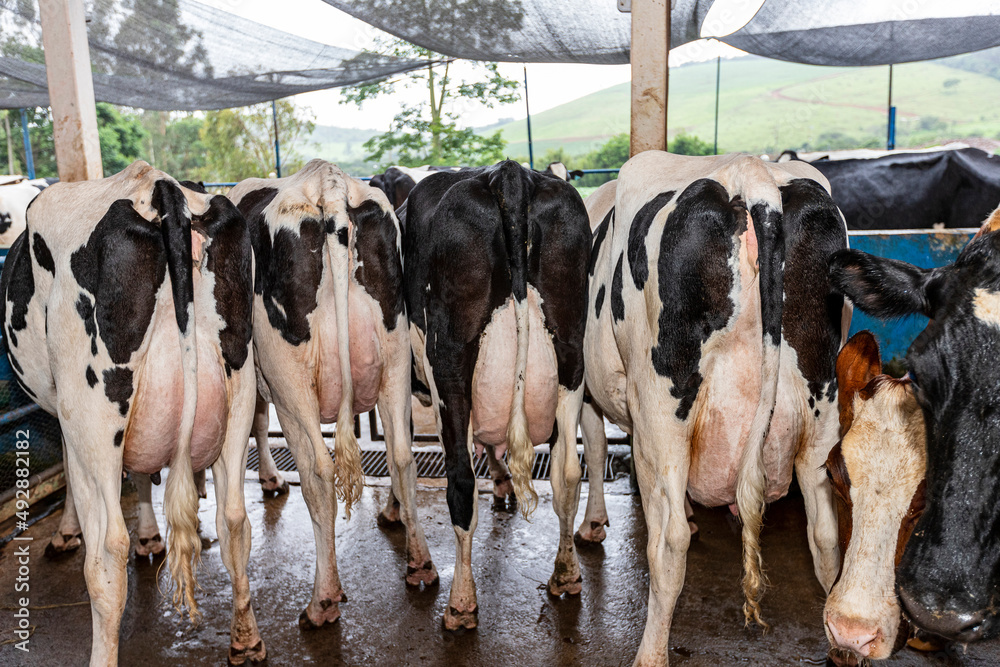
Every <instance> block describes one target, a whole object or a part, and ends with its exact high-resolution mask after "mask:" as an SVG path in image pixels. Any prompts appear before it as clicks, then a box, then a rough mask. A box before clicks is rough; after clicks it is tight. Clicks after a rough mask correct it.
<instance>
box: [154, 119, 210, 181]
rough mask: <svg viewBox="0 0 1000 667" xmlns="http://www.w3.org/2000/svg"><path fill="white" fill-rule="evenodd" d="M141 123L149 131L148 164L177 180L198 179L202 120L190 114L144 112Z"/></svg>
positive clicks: (202, 161) (202, 163)
mask: <svg viewBox="0 0 1000 667" xmlns="http://www.w3.org/2000/svg"><path fill="white" fill-rule="evenodd" d="M142 124H143V126H144V127H145V128H146V131H147V132H148V138H147V143H146V154H147V155H149V162H150V164H152V165H153V166H154V167H156V168H157V169H160V170H161V171H165V172H166V173H168V174H170V175H171V176H173V177H174V178H177V179H179V180H198V178H199V175H200V173H201V171H202V169H204V167H205V162H206V160H205V153H206V151H205V145H204V144H203V143H202V141H201V128H202V126H203V125H204V124H205V121H204V119H203V118H199V117H197V116H194V115H192V114H171V113H168V112H164V111H146V112H144V113H143V115H142Z"/></svg>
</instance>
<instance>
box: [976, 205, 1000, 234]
mask: <svg viewBox="0 0 1000 667" xmlns="http://www.w3.org/2000/svg"><path fill="white" fill-rule="evenodd" d="M997 230H1000V206H998V207H997V208H996V210H995V211H993V212H992V213H990V217H988V218H986V222H984V223H983V226H982V227H980V228H979V231H978V232H976V235H975V236H974V237H972V238H973V239H978V238H979V237H980V236H982V235H983V234H989V233H990V232H995V231H997Z"/></svg>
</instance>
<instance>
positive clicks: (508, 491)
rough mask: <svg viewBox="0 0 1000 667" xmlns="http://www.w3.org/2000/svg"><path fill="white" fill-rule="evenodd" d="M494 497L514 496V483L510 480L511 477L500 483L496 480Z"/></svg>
mask: <svg viewBox="0 0 1000 667" xmlns="http://www.w3.org/2000/svg"><path fill="white" fill-rule="evenodd" d="M493 495H494V496H496V497H497V498H510V497H511V496H513V495H514V483H513V482H512V481H511V480H510V475H508V476H507V479H504V480H501V481H499V482H497V481H495V480H494V482H493Z"/></svg>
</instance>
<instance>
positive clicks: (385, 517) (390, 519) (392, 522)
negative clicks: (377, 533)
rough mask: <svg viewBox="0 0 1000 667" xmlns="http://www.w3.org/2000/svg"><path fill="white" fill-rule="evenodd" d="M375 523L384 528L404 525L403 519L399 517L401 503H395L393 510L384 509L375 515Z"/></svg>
mask: <svg viewBox="0 0 1000 667" xmlns="http://www.w3.org/2000/svg"><path fill="white" fill-rule="evenodd" d="M375 523H376V524H378V527H379V528H382V529H383V530H388V529H390V528H398V527H399V526H401V525H403V521H402V519H401V518H400V517H399V505H393V506H392V509H391V510H382V511H381V512H379V513H378V516H377V517H375Z"/></svg>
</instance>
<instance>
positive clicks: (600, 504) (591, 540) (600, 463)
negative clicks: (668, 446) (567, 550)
mask: <svg viewBox="0 0 1000 667" xmlns="http://www.w3.org/2000/svg"><path fill="white" fill-rule="evenodd" d="M580 426H581V431H583V455H584V458H586V459H587V481H588V484H587V510H586V513H585V514H584V515H583V522H582V523H581V524H580V529H579V530H577V531H576V535H575V536H574V540H575V541H576V544H577V546H581V547H582V546H587V545H593V544H600V543H601V542H603V541H604V539H605V538H606V537H607V533H606V532H605V531H604V527H605V526H608V525H610V523H609V522H608V510H607V508H606V507H605V505H604V465H605V462H606V461H607V458H608V436H607V434H606V433H605V432H604V416H603V415H602V414H601V412H600V410H598V408H597V406H596V405H594V403H593V402H585V403H584V404H583V408H582V409H581V411H580Z"/></svg>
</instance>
